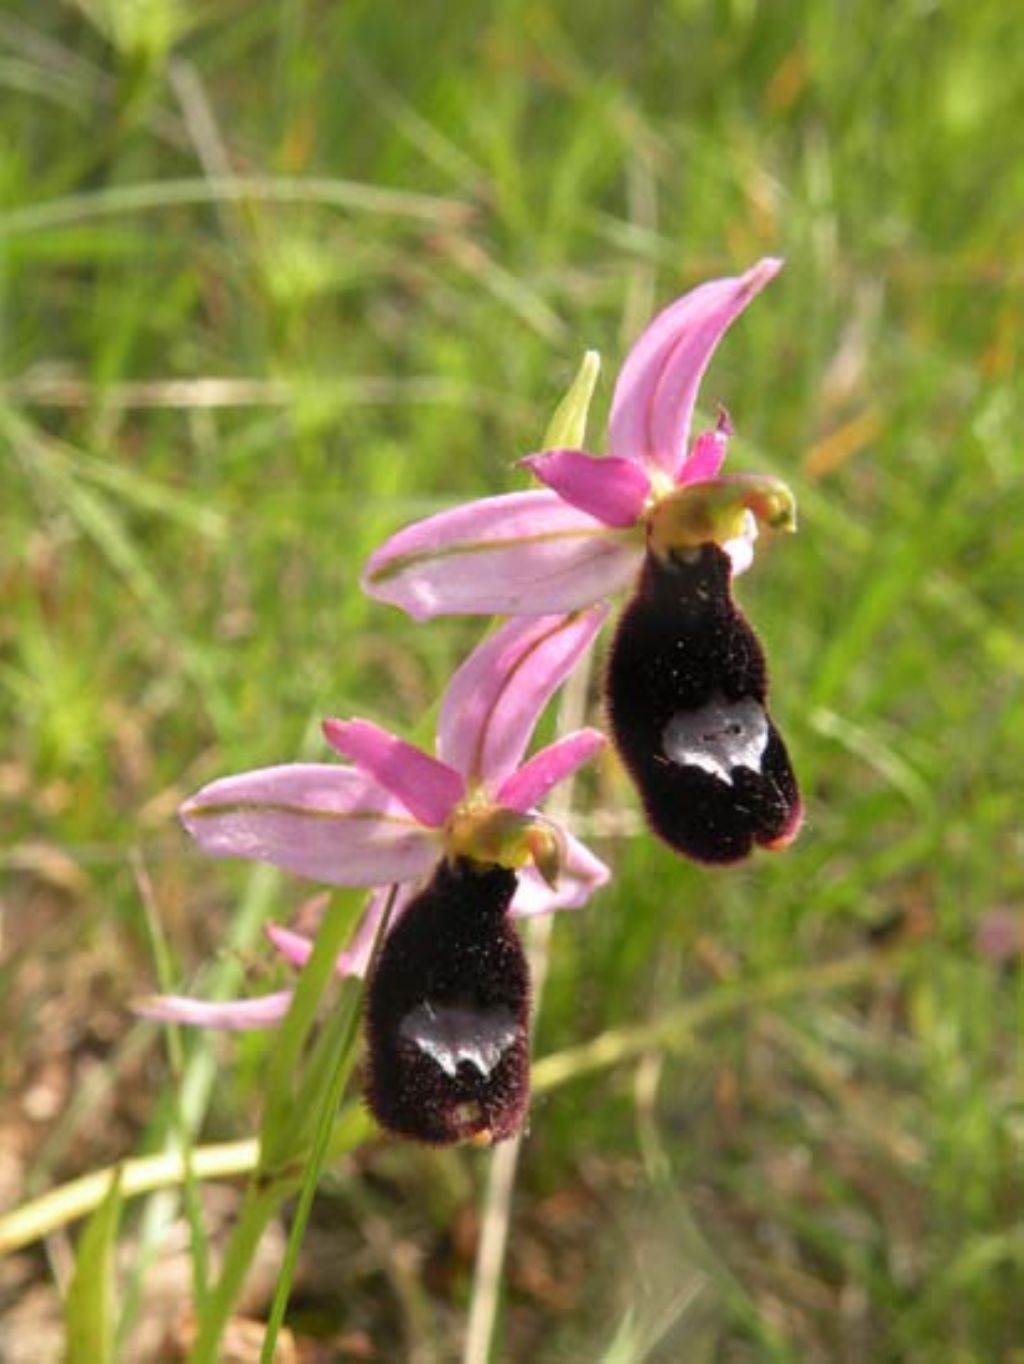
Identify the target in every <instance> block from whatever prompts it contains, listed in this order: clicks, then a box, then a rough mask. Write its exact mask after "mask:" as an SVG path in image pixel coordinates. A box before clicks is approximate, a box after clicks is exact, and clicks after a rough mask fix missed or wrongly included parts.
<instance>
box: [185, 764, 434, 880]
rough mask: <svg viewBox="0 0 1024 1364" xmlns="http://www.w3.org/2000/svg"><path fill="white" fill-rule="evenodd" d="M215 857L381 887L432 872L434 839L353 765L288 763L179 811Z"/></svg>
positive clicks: (233, 782) (214, 789) (210, 792)
mask: <svg viewBox="0 0 1024 1364" xmlns="http://www.w3.org/2000/svg"><path fill="white" fill-rule="evenodd" d="M180 813H181V818H182V822H183V823H184V825H185V828H186V829H187V830H188V831H189V833H190V834H192V836H193V837H194V838H195V840H196V842H197V843H198V844H199V846H200V847H201V848H202V849H203V851H204V852H208V853H210V854H212V855H213V856H214V857H246V858H250V859H252V860H254V861H257V862H270V863H272V864H273V865H274V866H276V867H283V868H284V869H285V870H286V871H291V872H295V873H297V874H298V875H300V876H308V877H309V878H310V879H311V880H314V881H324V882H326V883H327V884H328V885H336V886H376V885H381V884H382V883H384V882H390V881H404V880H408V879H410V878H411V877H415V876H420V875H422V874H423V873H424V872H425V871H427V870H429V868H430V867H431V865H432V864H433V862H434V860H435V859H436V857H437V842H436V838H435V836H434V835H433V834H432V833H431V832H430V831H429V830H427V829H424V828H423V827H422V826H421V825H420V824H419V822H418V821H417V820H416V819H415V818H414V817H413V816H412V815H411V814H410V813H409V811H408V810H407V809H406V808H405V806H404V805H403V804H401V803H400V802H399V801H398V800H396V798H395V797H394V796H392V795H391V794H390V792H388V791H386V790H384V788H383V787H381V786H379V785H378V784H377V783H376V782H375V781H373V780H372V779H371V778H369V777H367V776H365V775H364V774H363V773H362V772H359V771H357V770H356V769H355V768H351V767H337V766H334V765H329V764H325V763H288V764H285V765H284V766H281V767H265V768H261V769H258V770H257V771H254V772H243V773H242V774H241V775H239V776H236V777H224V778H222V779H221V780H220V781H215V782H211V783H210V785H209V786H204V787H203V789H202V790H201V791H200V792H198V794H197V795H195V796H193V797H192V798H191V800H187V801H186V802H185V804H184V805H183V806H182V807H181V811H180Z"/></svg>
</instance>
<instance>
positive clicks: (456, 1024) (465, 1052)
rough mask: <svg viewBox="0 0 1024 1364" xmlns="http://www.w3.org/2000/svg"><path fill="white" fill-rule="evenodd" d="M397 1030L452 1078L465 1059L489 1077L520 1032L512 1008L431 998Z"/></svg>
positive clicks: (414, 1010) (418, 1007)
mask: <svg viewBox="0 0 1024 1364" xmlns="http://www.w3.org/2000/svg"><path fill="white" fill-rule="evenodd" d="M398 1031H399V1034H400V1035H401V1036H402V1037H404V1038H406V1040H407V1041H409V1042H412V1043H413V1044H414V1045H415V1046H417V1047H419V1049H420V1051H422V1052H424V1053H425V1054H426V1055H427V1056H429V1057H430V1058H431V1060H433V1061H436V1062H437V1064H438V1065H439V1066H440V1067H441V1069H442V1070H443V1071H444V1073H445V1074H446V1075H449V1076H451V1078H452V1079H454V1078H455V1075H456V1072H457V1071H458V1069H459V1066H460V1065H461V1064H462V1063H463V1061H465V1062H467V1063H468V1064H469V1065H471V1066H475V1067H476V1069H477V1070H478V1071H479V1072H480V1074H481V1075H482V1076H483V1077H484V1078H485V1079H486V1078H487V1076H488V1075H490V1073H491V1071H492V1070H493V1069H494V1068H495V1066H496V1065H497V1064H498V1062H499V1061H500V1060H501V1058H502V1057H503V1056H504V1054H505V1052H506V1051H508V1049H509V1047H510V1046H512V1044H513V1042H515V1040H516V1037H517V1035H518V1028H517V1026H516V1020H515V1016H514V1014H513V1013H512V1012H511V1010H510V1009H504V1008H498V1009H483V1010H481V1009H467V1008H462V1007H460V1006H459V1005H457V1004H431V1002H430V1000H429V999H428V1000H425V1001H424V1002H423V1003H422V1004H418V1005H417V1006H416V1008H415V1009H413V1010H412V1011H411V1013H407V1014H406V1016H405V1017H404V1018H403V1019H402V1021H401V1023H400V1024H399V1025H398Z"/></svg>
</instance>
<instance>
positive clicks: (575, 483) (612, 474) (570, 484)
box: [519, 450, 651, 528]
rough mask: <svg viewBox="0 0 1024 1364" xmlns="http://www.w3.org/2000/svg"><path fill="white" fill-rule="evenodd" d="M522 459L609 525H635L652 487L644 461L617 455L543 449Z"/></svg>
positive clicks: (549, 483)
mask: <svg viewBox="0 0 1024 1364" xmlns="http://www.w3.org/2000/svg"><path fill="white" fill-rule="evenodd" d="M519 463H520V464H525V465H526V467H527V468H528V469H530V470H531V471H532V472H533V473H534V474H535V475H536V476H537V478H539V479H540V481H541V482H542V483H546V484H547V486H548V487H549V488H552V489H553V490H554V491H555V492H556V493H557V494H558V495H559V497H562V498H564V499H565V501H566V502H569V503H571V504H572V505H573V506H574V507H578V508H579V510H580V511H585V512H589V513H590V515H591V516H596V517H597V519H598V520H599V521H603V522H604V524H605V525H606V526H617V527H620V528H624V527H626V526H633V525H635V524H636V523H637V521H638V520H639V519H640V514H641V512H642V511H643V509H644V503H645V502H646V501H647V496H648V494H649V492H650V491H651V480H650V479H649V478H648V477H647V474H646V473H645V472H644V469H643V466H642V465H640V464H637V463H636V461H635V460H632V459H616V458H615V456H614V455H608V456H606V457H605V458H603V459H598V458H596V457H595V456H594V455H588V454H587V453H586V452H585V451H583V450H544V451H543V452H542V453H541V454H539V455H527V456H526V458H525V459H521V460H520V461H519Z"/></svg>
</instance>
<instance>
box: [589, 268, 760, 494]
mask: <svg viewBox="0 0 1024 1364" xmlns="http://www.w3.org/2000/svg"><path fill="white" fill-rule="evenodd" d="M781 269H782V262H781V261H780V260H775V259H773V258H771V257H766V258H765V259H764V260H761V261H758V263H757V264H756V265H755V266H754V267H753V268H752V269H750V270H748V271H747V272H746V274H743V275H739V276H736V277H734V278H727V279H717V280H711V281H710V282H709V283H707V284H702V285H701V286H700V287H699V288H697V289H692V290H691V291H690V292H689V293H688V294H684V295H683V297H682V298H679V299H677V300H676V301H675V303H671V304H669V306H668V307H667V308H665V309H664V311H663V312H660V313H659V314H658V316H657V317H656V318H655V319H654V321H653V322H652V323H651V324H650V326H648V327H647V329H646V330H645V331H644V332H643V333H642V334H641V336H640V338H639V339H638V340H637V342H636V344H635V345H634V346H633V348H632V349H631V350H630V352H629V354H628V355H627V357H626V361H625V363H624V364H623V366H622V369H621V371H620V373H619V378H618V381H617V383H616V385H615V393H614V395H613V397H612V410H611V417H610V419H609V423H608V434H609V450H610V452H611V453H612V454H613V455H620V456H622V457H623V458H626V459H635V460H639V461H640V462H641V463H642V464H645V465H647V466H648V467H653V468H657V469H660V470H662V471H663V472H664V473H667V474H670V475H671V476H672V477H673V479H674V478H676V477H677V476H678V473H679V470H680V467H681V465H682V463H683V460H684V458H685V455H686V448H687V443H688V439H689V432H690V421H691V418H692V416H693V407H694V403H695V402H696V399H697V390H698V388H699V387H700V382H701V379H702V378H703V377H704V371H705V370H706V369H707V367H708V363H709V361H710V360H711V357H712V355H713V354H714V352H715V348H716V347H717V345H718V343H719V341H721V339H722V337H723V335H724V334H725V332H726V331H727V330H728V328H729V326H730V325H731V323H733V322H734V321H735V320H736V318H737V317H738V316H739V315H740V313H742V312H743V310H744V308H746V306H747V304H748V303H749V302H750V301H751V299H752V298H754V297H755V295H757V294H758V293H760V291H761V290H762V289H763V288H764V286H765V285H766V284H767V283H768V282H769V280H772V279H774V278H775V276H776V275H777V274H778V272H779V271H780V270H781Z"/></svg>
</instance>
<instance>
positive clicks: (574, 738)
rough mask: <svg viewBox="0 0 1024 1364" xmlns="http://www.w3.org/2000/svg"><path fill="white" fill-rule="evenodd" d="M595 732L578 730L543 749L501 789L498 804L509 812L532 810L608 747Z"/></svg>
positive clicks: (603, 738)
mask: <svg viewBox="0 0 1024 1364" xmlns="http://www.w3.org/2000/svg"><path fill="white" fill-rule="evenodd" d="M607 742H608V741H607V739H606V738H605V736H604V735H603V734H601V733H600V732H599V731H598V730H596V729H578V730H576V732H575V733H573V734H566V735H565V737H564V738H562V739H558V740H556V742H555V743H553V744H549V745H548V746H547V748H542V749H541V750H540V752H539V753H535V754H534V755H533V757H532V758H531V759H530V760H529V761H528V762H526V763H524V764H523V766H522V767H520V768H519V770H518V771H517V772H513V773H512V775H511V777H509V778H508V780H507V781H505V782H503V783H502V785H501V786H500V787H499V788H498V793H497V803H498V804H499V805H502V806H504V807H505V808H506V809H508V810H520V811H523V812H525V811H526V810H532V809H533V808H534V806H536V805H539V804H540V803H541V801H542V800H543V799H544V797H545V796H546V795H547V794H548V792H549V791H550V790H551V788H552V787H553V786H557V785H558V783H559V782H560V781H564V780H565V778H566V777H568V776H569V775H570V774H571V773H573V772H575V771H576V769H577V768H578V767H582V766H583V764H584V763H586V762H589V761H590V759H591V758H592V757H593V756H594V754H595V753H598V752H600V750H601V749H602V748H603V747H604V746H605V744H606V743H607Z"/></svg>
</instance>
